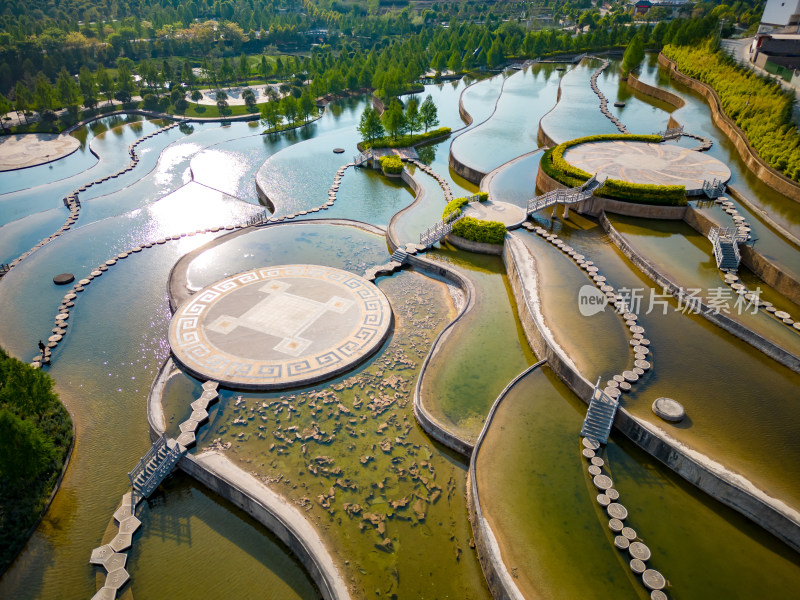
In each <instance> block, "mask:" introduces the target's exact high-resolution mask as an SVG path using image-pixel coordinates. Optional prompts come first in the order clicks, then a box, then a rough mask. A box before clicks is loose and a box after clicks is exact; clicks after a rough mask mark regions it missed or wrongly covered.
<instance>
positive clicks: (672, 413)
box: [653, 397, 686, 423]
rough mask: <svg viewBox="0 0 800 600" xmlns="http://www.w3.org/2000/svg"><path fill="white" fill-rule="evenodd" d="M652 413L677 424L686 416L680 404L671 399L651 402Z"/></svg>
mask: <svg viewBox="0 0 800 600" xmlns="http://www.w3.org/2000/svg"><path fill="white" fill-rule="evenodd" d="M653 412H654V413H656V414H657V415H658V416H659V417H661V418H662V419H664V420H665V421H669V422H671V423H678V422H680V421H682V420H683V418H684V417H685V416H686V411H685V410H684V408H683V406H682V405H681V403H680V402H678V401H677V400H673V399H672V398H663V397H662V398H656V400H655V402H653Z"/></svg>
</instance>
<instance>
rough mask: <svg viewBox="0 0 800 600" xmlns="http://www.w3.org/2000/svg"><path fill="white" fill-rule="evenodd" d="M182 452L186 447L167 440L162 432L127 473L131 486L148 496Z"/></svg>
mask: <svg viewBox="0 0 800 600" xmlns="http://www.w3.org/2000/svg"><path fill="white" fill-rule="evenodd" d="M170 442H171V443H170ZM184 454H186V448H184V447H182V446H181V445H180V444H178V443H177V442H174V441H172V440H169V441H168V440H167V436H166V434H164V433H162V434H161V437H160V438H159V439H158V441H156V442H155V443H154V444H153V445H152V446H151V447H150V450H148V451H147V454H145V455H144V456H143V457H142V458H141V459H140V460H139V464H138V465H136V466H135V467H134V468H133V470H132V471H131V472H130V473H128V479H130V482H131V486H132V487H133V489H134V490H135V491H137V492H139V493H140V494H141V495H142V496H143V497H144V498H148V497H149V496H150V494H152V493H153V490H155V489H156V488H157V487H158V486H159V485H160V484H161V482H162V481H164V479H165V478H166V477H167V475H169V474H170V473H171V472H172V469H173V468H174V467H175V465H176V464H178V461H179V460H180V459H181V457H182V456H183V455H184Z"/></svg>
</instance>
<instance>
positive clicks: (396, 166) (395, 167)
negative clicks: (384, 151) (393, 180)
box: [378, 154, 403, 175]
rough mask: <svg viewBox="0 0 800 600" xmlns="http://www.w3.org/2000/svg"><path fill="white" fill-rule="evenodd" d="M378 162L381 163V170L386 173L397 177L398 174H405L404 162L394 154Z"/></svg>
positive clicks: (382, 157)
mask: <svg viewBox="0 0 800 600" xmlns="http://www.w3.org/2000/svg"><path fill="white" fill-rule="evenodd" d="M378 162H379V163H380V165H381V169H382V170H383V172H384V173H389V174H391V175H397V174H398V173H402V172H403V161H402V160H401V158H400V157H399V156H396V155H394V154H390V155H387V156H381V157H380V158H379V159H378Z"/></svg>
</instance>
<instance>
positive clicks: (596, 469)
mask: <svg viewBox="0 0 800 600" xmlns="http://www.w3.org/2000/svg"><path fill="white" fill-rule="evenodd" d="M59 337H61V336H59ZM588 470H589V474H590V475H592V476H593V477H594V476H596V475H600V474H601V473H602V472H603V469H601V468H600V467H595V466H594V465H592V466H591V467H589V469H588Z"/></svg>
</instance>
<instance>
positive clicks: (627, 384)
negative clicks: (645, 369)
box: [619, 381, 631, 392]
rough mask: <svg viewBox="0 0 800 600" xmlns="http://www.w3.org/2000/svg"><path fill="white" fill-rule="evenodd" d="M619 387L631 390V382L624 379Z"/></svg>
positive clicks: (623, 389)
mask: <svg viewBox="0 0 800 600" xmlns="http://www.w3.org/2000/svg"><path fill="white" fill-rule="evenodd" d="M619 389H621V390H622V391H623V392H630V391H631V384H630V383H628V382H627V381H623V382H622V383H620V384H619Z"/></svg>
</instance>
